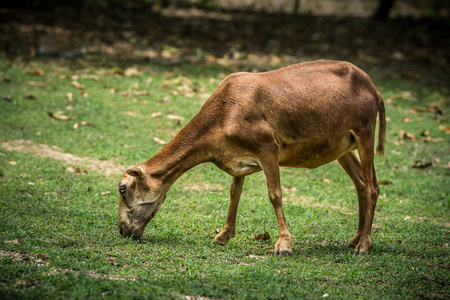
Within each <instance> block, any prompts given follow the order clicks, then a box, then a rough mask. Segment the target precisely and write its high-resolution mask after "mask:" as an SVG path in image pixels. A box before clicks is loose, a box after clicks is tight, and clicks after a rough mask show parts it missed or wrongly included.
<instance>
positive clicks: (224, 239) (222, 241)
mask: <svg viewBox="0 0 450 300" xmlns="http://www.w3.org/2000/svg"><path fill="white" fill-rule="evenodd" d="M232 236H233V235H232V234H229V233H228V232H226V231H221V232H220V233H219V234H218V235H216V237H215V238H214V243H216V244H219V245H222V246H223V245H226V244H227V243H228V241H229V240H230V238H231V237H232Z"/></svg>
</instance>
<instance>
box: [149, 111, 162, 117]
mask: <svg viewBox="0 0 450 300" xmlns="http://www.w3.org/2000/svg"><path fill="white" fill-rule="evenodd" d="M151 116H152V118H159V117H161V116H162V112H159V111H158V112H154V113H152V115H151Z"/></svg>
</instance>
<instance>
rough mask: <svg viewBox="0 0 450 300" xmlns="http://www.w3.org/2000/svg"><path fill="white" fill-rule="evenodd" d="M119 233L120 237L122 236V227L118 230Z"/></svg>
mask: <svg viewBox="0 0 450 300" xmlns="http://www.w3.org/2000/svg"><path fill="white" fill-rule="evenodd" d="M119 233H120V235H123V229H122V227H120V228H119Z"/></svg>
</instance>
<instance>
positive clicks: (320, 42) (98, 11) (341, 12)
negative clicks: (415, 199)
mask: <svg viewBox="0 0 450 300" xmlns="http://www.w3.org/2000/svg"><path fill="white" fill-rule="evenodd" d="M449 29H450V1H448V0H341V1H338V0H323V1H317V0H280V1H269V0H265V1H263V0H242V1H239V0H130V1H125V0H90V1H88V0H80V1H73V0H48V1H44V0H3V1H2V2H1V4H0V51H1V53H2V55H3V57H4V58H7V59H11V60H14V59H24V60H27V59H34V58H58V59H65V60H74V61H76V60H78V61H80V60H83V61H94V60H96V61H99V60H100V62H102V63H108V61H110V60H114V61H115V62H116V63H117V61H121V62H123V63H124V64H126V63H135V64H136V63H145V62H148V61H155V62H161V63H163V64H167V65H175V64H180V63H184V62H189V63H205V64H219V65H223V66H225V67H227V68H230V69H231V70H235V69H236V70H268V69H273V68H276V67H279V66H282V65H287V64H291V63H296V62H300V61H305V60H313V59H323V58H325V59H340V60H348V61H352V62H355V63H357V64H359V65H362V66H363V67H364V66H365V65H369V66H371V67H378V68H379V69H380V70H382V69H383V68H384V67H385V66H389V70H391V69H392V67H393V66H395V68H398V70H399V74H401V76H405V77H408V78H412V79H422V80H429V81H433V82H439V83H441V84H447V83H448V80H449V78H450V77H449V71H448V70H450V68H449V66H450V30H449Z"/></svg>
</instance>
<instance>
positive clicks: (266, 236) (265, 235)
mask: <svg viewBox="0 0 450 300" xmlns="http://www.w3.org/2000/svg"><path fill="white" fill-rule="evenodd" d="M254 239H255V240H256V241H260V240H263V241H267V240H270V234H269V233H268V232H267V231H265V232H264V233H261V234H258V235H257V236H255V237H254Z"/></svg>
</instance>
